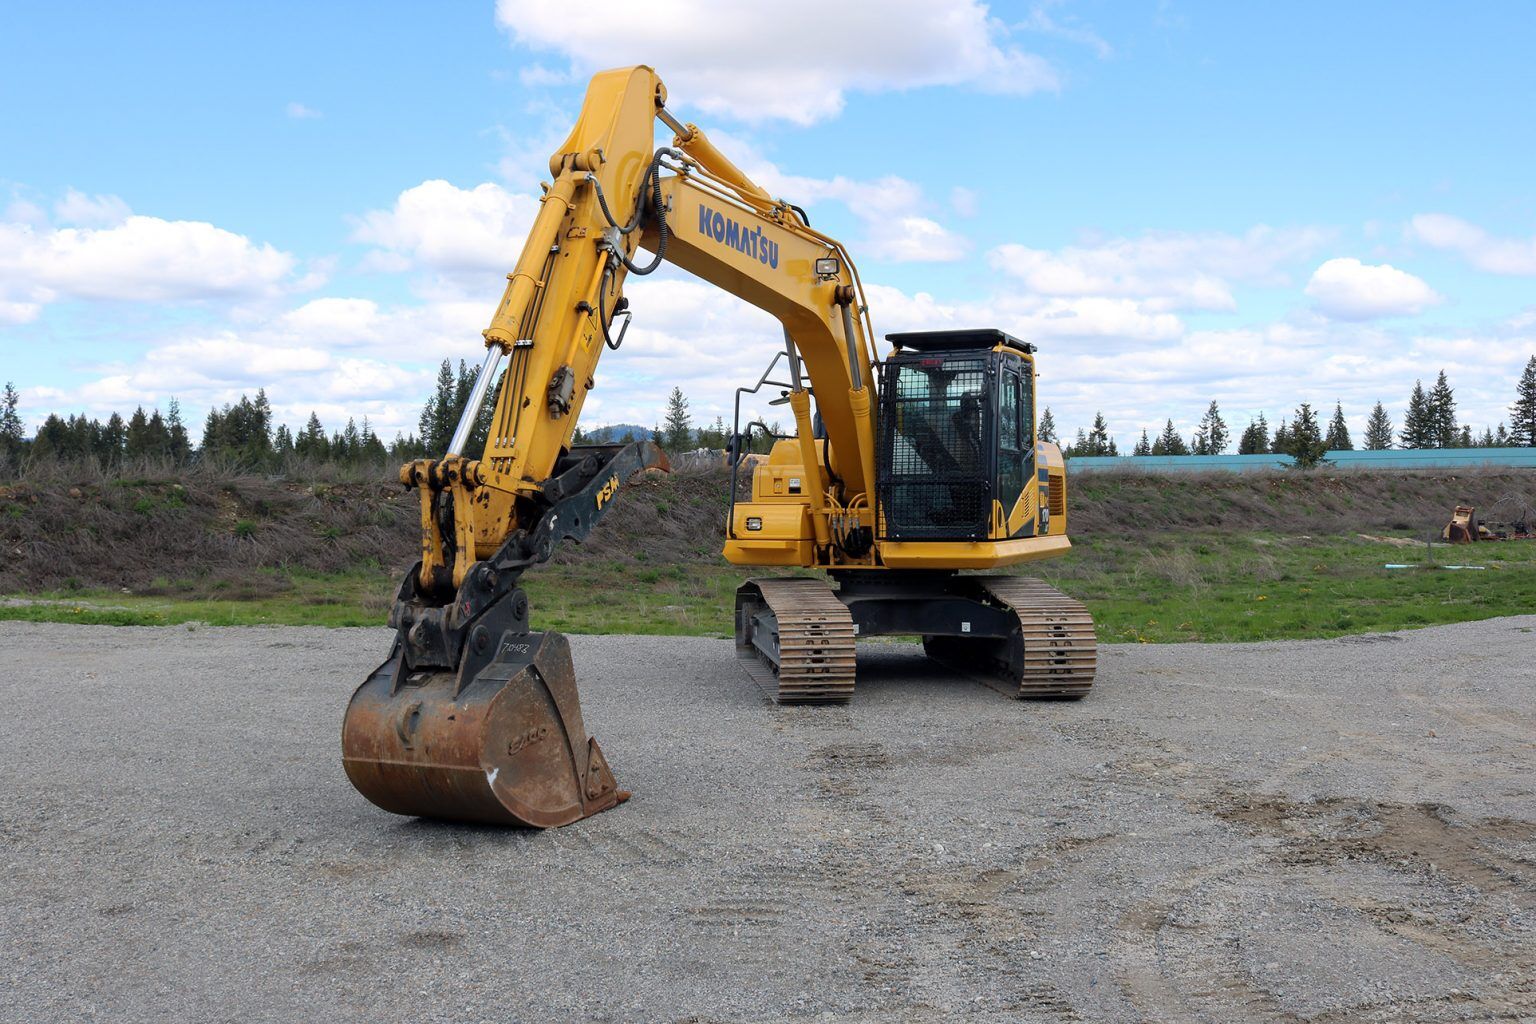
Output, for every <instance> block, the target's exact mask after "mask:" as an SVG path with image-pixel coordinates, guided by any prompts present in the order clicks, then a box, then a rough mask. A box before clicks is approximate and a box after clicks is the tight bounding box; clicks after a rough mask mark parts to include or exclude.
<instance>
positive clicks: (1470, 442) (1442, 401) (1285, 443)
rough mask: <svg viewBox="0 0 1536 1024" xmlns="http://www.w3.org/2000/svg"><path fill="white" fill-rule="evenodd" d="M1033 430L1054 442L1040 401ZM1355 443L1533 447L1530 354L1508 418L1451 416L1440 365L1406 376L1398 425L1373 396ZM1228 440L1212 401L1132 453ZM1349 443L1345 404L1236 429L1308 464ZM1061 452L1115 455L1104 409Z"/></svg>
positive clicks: (1194, 448) (1452, 402) (1535, 379)
mask: <svg viewBox="0 0 1536 1024" xmlns="http://www.w3.org/2000/svg"><path fill="white" fill-rule="evenodd" d="M1038 433H1039V436H1040V439H1041V440H1042V441H1053V442H1057V443H1060V438H1059V437H1058V436H1057V432H1056V420H1055V417H1054V416H1053V415H1052V413H1051V410H1050V409H1049V408H1047V409H1046V410H1045V411H1044V413H1042V414H1041V416H1040V423H1039V426H1038ZM1361 442H1362V443H1361V445H1360V447H1362V448H1364V449H1366V450H1369V451H1385V450H1387V449H1389V448H1403V449H1426V448H1518V447H1536V356H1532V357H1531V358H1530V360H1529V361H1528V362H1527V363H1526V365H1525V370H1524V371H1523V372H1522V373H1521V375H1520V379H1519V381H1518V382H1517V383H1516V385H1515V400H1514V402H1513V404H1511V405H1510V407H1509V425H1508V426H1506V425H1505V424H1504V423H1502V422H1501V423H1499V424H1498V425H1497V427H1484V428H1483V431H1482V433H1480V434H1478V433H1474V432H1473V429H1472V427H1471V425H1470V424H1466V423H1460V422H1458V420H1457V416H1456V392H1455V389H1453V388H1452V387H1451V385H1450V382H1449V381H1448V380H1447V379H1446V375H1445V371H1444V370H1441V371H1440V374H1439V376H1438V377H1437V378H1436V379H1435V383H1434V384H1433V385H1432V386H1431V387H1429V388H1425V387H1424V382H1423V381H1422V380H1416V381H1414V382H1413V391H1412V393H1411V394H1410V395H1409V397H1408V404H1407V407H1406V409H1405V411H1404V414H1403V421H1402V425H1401V427H1395V426H1394V424H1393V422H1392V418H1391V417H1390V416H1389V415H1388V414H1387V410H1386V407H1385V406H1383V405H1382V403H1380V402H1377V403H1376V404H1375V406H1374V407H1373V408H1372V409H1371V413H1370V415H1369V416H1368V417H1367V418H1366V421H1365V433H1364V435H1363V436H1362V438H1361ZM1231 444H1232V435H1231V431H1230V430H1229V428H1228V427H1227V423H1226V420H1225V419H1223V418H1222V415H1221V409H1220V407H1219V405H1218V404H1217V403H1216V402H1215V401H1212V402H1211V404H1210V406H1209V407H1208V408H1207V409H1206V411H1205V415H1204V416H1203V417H1201V420H1200V423H1199V425H1198V426H1197V427H1196V428H1195V432H1194V435H1193V436H1192V437H1190V438H1189V439H1188V440H1186V439H1185V438H1184V437H1183V436H1182V435H1181V434H1180V433H1179V432H1178V430H1177V429H1176V428H1175V427H1174V425H1173V420H1172V419H1169V420H1168V421H1167V422H1166V424H1165V425H1164V427H1163V430H1162V432H1161V433H1159V434H1158V435H1157V436H1156V437H1153V436H1151V434H1150V432H1149V431H1147V430H1145V429H1144V430H1142V432H1141V438H1140V439H1139V440H1138V441H1137V442H1136V445H1135V447H1134V448H1133V449H1132V450H1131V454H1132V455H1222V454H1225V453H1226V451H1227V449H1228V447H1230V446H1231ZM1354 449H1355V441H1354V438H1353V437H1352V436H1351V435H1350V431H1349V425H1348V424H1347V422H1346V421H1345V418H1344V408H1343V405H1342V404H1340V403H1337V402H1335V403H1334V407H1333V415H1332V417H1330V418H1329V420H1328V423H1327V426H1326V427H1325V426H1323V425H1322V424H1321V423H1320V422H1319V416H1318V413H1317V411H1316V410H1314V409H1313V408H1312V405H1311V403H1309V402H1303V403H1301V405H1300V406H1298V407H1297V408H1296V411H1295V412H1294V413H1292V414H1291V416H1290V418H1289V419H1282V420H1281V421H1280V424H1279V426H1277V427H1275V428H1274V430H1273V431H1271V429H1270V425H1269V421H1268V420H1267V419H1266V418H1265V415H1264V413H1263V412H1260V413H1259V414H1258V416H1256V417H1254V418H1253V419H1252V420H1250V421H1249V423H1248V426H1247V427H1245V428H1244V429H1243V431H1242V433H1240V434H1239V435H1238V436H1237V454H1239V455H1262V454H1266V453H1270V454H1275V455H1289V456H1291V457H1292V458H1293V459H1295V461H1296V462H1297V463H1298V464H1299V465H1303V466H1311V465H1316V464H1317V463H1318V462H1319V461H1321V459H1322V457H1323V454H1324V453H1325V452H1330V451H1337V452H1347V451H1353V450H1354ZM1063 452H1064V454H1066V455H1067V456H1068V457H1077V456H1103V455H1119V454H1120V451H1119V447H1118V446H1117V445H1116V443H1115V439H1114V437H1112V436H1111V435H1110V432H1109V425H1108V424H1107V423H1106V422H1105V419H1104V414H1103V413H1095V415H1094V418H1093V424H1092V426H1090V427H1088V428H1086V429H1085V428H1079V429H1078V431H1077V434H1076V436H1075V437H1074V438H1073V440H1072V441H1071V443H1069V444H1066V445H1064V446H1063Z"/></svg>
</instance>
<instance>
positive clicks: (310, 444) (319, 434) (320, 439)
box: [293, 412, 331, 462]
mask: <svg viewBox="0 0 1536 1024" xmlns="http://www.w3.org/2000/svg"><path fill="white" fill-rule="evenodd" d="M293 450H294V452H295V453H296V454H298V455H299V456H301V457H302V458H306V459H314V460H316V461H317V462H324V461H325V460H326V459H328V458H330V456H331V443H330V441H329V440H328V439H327V438H326V436H325V428H324V427H322V426H321V425H320V417H319V416H316V415H315V414H314V413H313V412H311V413H310V414H309V422H308V423H306V424H305V425H304V429H303V430H301V431H299V435H298V436H297V437H295V438H294V439H293Z"/></svg>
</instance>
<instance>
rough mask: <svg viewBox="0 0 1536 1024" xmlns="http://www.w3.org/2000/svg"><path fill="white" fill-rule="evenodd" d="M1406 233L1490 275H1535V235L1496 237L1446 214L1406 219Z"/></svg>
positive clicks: (1422, 214) (1424, 214)
mask: <svg viewBox="0 0 1536 1024" xmlns="http://www.w3.org/2000/svg"><path fill="white" fill-rule="evenodd" d="M1408 235H1409V237H1410V238H1413V239H1416V240H1417V241H1420V242H1423V243H1424V244H1425V245H1427V246H1429V247H1430V248H1432V249H1440V250H1443V251H1446V252H1453V253H1456V254H1457V255H1458V256H1460V257H1461V258H1462V259H1464V260H1466V261H1467V262H1468V263H1470V264H1472V265H1473V266H1474V267H1476V268H1477V269H1479V270H1486V271H1488V272H1489V273H1491V274H1510V275H1514V276H1521V277H1527V276H1532V275H1536V238H1499V237H1497V236H1495V235H1491V234H1489V233H1488V232H1487V231H1485V230H1484V229H1482V228H1480V227H1478V226H1477V225H1476V224H1472V223H1470V222H1468V221H1465V220H1462V219H1461V218H1460V217H1453V216H1451V215H1450V214H1448V213H1421V214H1419V215H1417V216H1416V217H1414V218H1413V220H1412V221H1410V222H1409V225H1408Z"/></svg>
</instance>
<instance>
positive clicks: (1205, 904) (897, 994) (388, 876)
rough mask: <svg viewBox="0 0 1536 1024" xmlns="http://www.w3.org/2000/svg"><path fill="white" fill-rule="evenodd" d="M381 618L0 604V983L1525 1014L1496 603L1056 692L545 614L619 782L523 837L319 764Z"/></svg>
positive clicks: (1510, 759) (1518, 773)
mask: <svg viewBox="0 0 1536 1024" xmlns="http://www.w3.org/2000/svg"><path fill="white" fill-rule="evenodd" d="M388 637H389V634H388V633H387V632H386V631H384V630H341V631H324V630H319V629H287V628H284V629H208V628H197V629H186V628H180V627H178V628H165V629H114V628H106V627H76V626H56V625H34V624H22V623H0V654H3V659H0V664H3V665H4V666H5V671H4V673H3V678H0V700H3V703H4V707H5V708H6V711H7V714H8V720H9V721H10V723H11V724H10V726H9V728H8V730H7V733H6V738H5V743H4V746H3V750H4V756H3V757H0V860H3V863H4V872H5V875H4V880H5V882H4V888H3V890H0V891H3V900H4V912H3V914H0V1019H3V1020H6V1021H11V1020H16V1021H20V1020H26V1021H76V1020H95V1019H102V1020H111V1021H128V1020H154V1021H167V1020H186V1021H231V1022H240V1024H251V1022H257V1021H268V1020H303V1021H353V1020H377V1021H393V1020H401V1021H407V1020H408V1021H437V1020H442V1021H457V1022H474V1021H496V1022H498V1024H502V1022H507V1021H526V1022H535V1021H565V1020H573V1021H574V1020H580V1021H613V1022H630V1021H690V1022H705V1021H710V1022H713V1021H765V1022H766V1021H784V1020H838V1021H950V1020H959V1019H963V1020H976V1021H998V1022H1003V1021H1008V1022H1012V1021H1079V1020H1081V1021H1139V1020H1169V1021H1185V1020H1208V1021H1221V1022H1229V1021H1250V1020H1256V1021H1341V1022H1342V1021H1351V1022H1354V1021H1394V1022H1397V1021H1462V1020H1494V1019H1498V1020H1531V1019H1536V967H1533V965H1536V616H1527V617H1522V618H1518V619H1499V620H1493V621H1489V622H1482V623H1471V624H1463V625H1457V626H1446V627H1438V628H1433V629H1426V630H1422V631H1419V632H1413V633H1404V634H1394V635H1387V636H1365V637H1352V638H1346V639H1343V640H1332V641H1314V642H1288V643H1274V644H1258V645H1247V646H1227V645H1203V646H1196V645H1185V646H1170V647H1113V648H1110V649H1108V650H1107V651H1105V652H1104V656H1103V660H1102V662H1101V669H1100V674H1099V684H1098V686H1097V688H1096V689H1095V692H1094V694H1093V695H1092V696H1091V697H1089V698H1088V699H1087V700H1086V701H1084V702H1082V703H1078V704H1019V703H1015V702H1013V701H1010V700H1007V699H1006V698H1004V697H1002V696H1001V695H1000V694H998V693H996V692H994V691H992V690H989V689H986V688H984V687H981V686H978V685H975V684H973V683H969V682H965V681H961V680H956V679H953V678H943V677H942V676H937V675H935V674H933V673H932V672H931V671H930V669H929V667H928V665H927V663H926V662H925V661H924V660H923V659H922V657H921V655H920V654H919V653H918V651H917V649H916V648H913V647H910V646H904V645H869V646H866V647H865V649H864V654H863V657H862V659H861V667H860V672H861V678H860V684H859V685H860V693H859V694H858V696H857V697H856V698H855V702H854V703H853V704H852V705H851V706H849V707H847V708H803V709H794V708H784V709H781V708H776V707H773V706H771V705H769V704H768V703H767V702H766V701H765V700H764V699H763V697H762V696H761V695H760V694H759V692H758V690H757V689H756V687H755V686H754V685H753V684H752V683H751V682H750V681H749V680H748V679H747V678H746V677H745V676H744V675H743V674H742V673H741V671H740V670H739V668H738V666H737V664H736V662H735V659H734V655H733V652H732V649H731V645H730V643H729V642H728V641H718V640H704V639H672V638H659V637H616V636H615V637H577V638H575V639H574V641H573V642H574V646H575V652H576V660H577V668H578V672H579V673H580V675H581V677H582V679H583V681H584V682H583V691H582V692H583V698H584V704H585V708H586V718H587V723H588V726H589V728H591V729H592V731H593V733H594V735H596V736H597V737H598V738H599V739H600V740H601V741H602V743H603V746H604V748H605V750H606V751H607V754H608V757H609V760H610V761H611V762H612V764H613V766H614V770H615V772H616V774H617V775H618V777H619V782H620V784H621V785H623V786H625V787H626V788H629V789H632V790H634V791H635V797H634V799H633V800H631V801H630V802H629V803H628V804H625V805H623V806H622V807H620V808H618V809H617V810H615V811H611V812H609V813H606V814H602V815H599V816H598V817H596V818H593V819H590V820H588V821H586V822H582V823H580V824H577V825H575V826H572V827H570V828H567V829H564V830H558V831H552V832H546V833H532V832H518V831H510V830H499V829H493V828H483V827H463V826H449V825H443V824H438V823H429V822H423V821H416V820H408V819H402V818H396V817H393V816H391V815H388V814H385V813H384V812H382V811H379V810H377V809H375V808H374V807H373V806H372V805H370V804H368V803H367V802H365V801H364V800H363V799H362V798H361V797H359V796H358V795H357V794H356V793H354V792H353V791H352V789H351V788H350V787H349V785H348V784H347V781H346V778H345V776H344V775H343V774H342V770H341V763H340V751H339V738H338V737H339V730H340V722H341V714H342V709H343V707H344V706H345V704H346V700H347V697H348V695H349V693H350V691H351V689H352V688H353V686H355V685H356V684H357V683H358V682H359V681H361V679H362V677H363V675H364V673H365V672H366V671H367V670H368V669H370V668H372V667H373V665H374V664H375V663H376V662H377V661H378V660H379V659H380V658H381V657H382V655H383V652H384V650H385V648H386V646H387V643H388Z"/></svg>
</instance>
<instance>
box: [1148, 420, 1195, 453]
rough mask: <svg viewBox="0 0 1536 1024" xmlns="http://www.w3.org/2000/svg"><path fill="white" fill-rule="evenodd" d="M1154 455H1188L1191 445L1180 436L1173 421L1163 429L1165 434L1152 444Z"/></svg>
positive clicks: (1160, 435)
mask: <svg viewBox="0 0 1536 1024" xmlns="http://www.w3.org/2000/svg"><path fill="white" fill-rule="evenodd" d="M1152 454H1153V455H1188V454H1189V445H1187V444H1185V443H1184V439H1183V438H1182V437H1180V436H1179V432H1178V431H1177V430H1175V429H1173V420H1171V419H1170V420H1169V421H1168V424H1167V425H1166V426H1165V427H1163V432H1162V433H1161V434H1159V435H1158V438H1157V440H1156V441H1153V442H1152Z"/></svg>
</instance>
